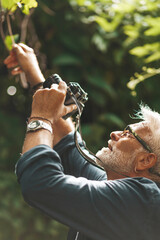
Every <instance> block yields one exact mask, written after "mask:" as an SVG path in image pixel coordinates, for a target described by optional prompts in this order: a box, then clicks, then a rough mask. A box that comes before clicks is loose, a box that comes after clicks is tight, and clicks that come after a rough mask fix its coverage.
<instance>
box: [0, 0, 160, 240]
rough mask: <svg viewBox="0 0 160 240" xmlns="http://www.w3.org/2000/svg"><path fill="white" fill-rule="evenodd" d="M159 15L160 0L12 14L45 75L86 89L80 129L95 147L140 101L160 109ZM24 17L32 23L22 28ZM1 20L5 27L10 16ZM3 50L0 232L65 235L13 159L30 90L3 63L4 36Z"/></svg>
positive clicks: (42, 5) (50, 2)
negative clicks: (32, 202) (29, 193)
mask: <svg viewBox="0 0 160 240" xmlns="http://www.w3.org/2000/svg"><path fill="white" fill-rule="evenodd" d="M159 16H160V1H158V0H141V1H137V0H130V1H126V0H123V1H120V0H112V1H111V0H100V1H96V0H59V1H56V0H45V1H42V0H41V1H38V7H37V8H36V9H34V10H32V11H31V16H30V17H28V19H27V17H26V16H24V14H22V13H21V12H20V11H19V10H17V11H16V12H15V13H14V14H13V16H11V24H12V30H13V33H14V34H19V39H17V41H20V39H23V40H25V43H26V44H28V45H29V46H30V47H32V48H34V50H35V53H36V55H37V58H38V60H39V63H40V66H41V69H42V72H43V74H44V76H45V77H48V76H49V75H50V74H52V73H58V74H59V75H60V76H61V77H62V78H63V79H64V80H65V81H66V82H69V81H75V82H78V83H80V85H81V86H82V87H83V88H84V90H85V91H86V92H88V96H89V101H88V102H87V103H86V106H85V109H84V112H83V115H82V132H83V137H84V139H85V141H86V143H87V146H88V148H89V149H91V150H92V151H93V152H96V151H97V150H98V149H99V148H101V147H102V146H103V145H106V144H107V139H108V138H109V133H110V132H111V131H113V130H118V129H123V128H124V127H125V125H126V124H128V123H130V122H133V120H132V119H130V117H129V115H133V113H134V110H137V109H138V104H139V103H141V102H144V103H147V104H148V105H149V106H150V107H151V108H153V109H155V110H156V111H159V112H160V104H159V98H160V97H159V89H160V82H159V75H157V73H159V59H160V44H159V39H160V28H159V24H160V17H159ZM24 18H25V19H26V20H27V21H28V22H27V23H28V24H27V25H26V27H24V26H23V28H22V25H21V24H22V22H23V20H24ZM3 27H4V32H5V34H6V35H7V34H8V33H7V26H6V23H5V22H4V23H3ZM21 28H22V29H21ZM25 31H26V33H27V34H26V37H24V33H25ZM21 34H22V35H23V36H21V38H20V35H21ZM0 53H1V58H0V69H1V71H0V92H1V94H0V96H1V100H0V126H1V130H0V196H1V197H0V240H11V239H13V240H33V239H34V240H35V239H39V240H42V239H46V240H50V239H54V240H63V239H66V232H67V227H65V226H63V225H61V224H59V223H57V222H56V221H54V220H51V219H50V218H48V217H47V216H45V215H43V214H41V213H39V211H37V210H34V209H32V208H31V207H29V206H28V205H27V204H25V203H24V201H23V199H22V197H21V193H20V189H19V185H18V183H17V180H16V176H15V174H14V166H15V164H16V161H17V160H18V158H19V156H20V152H21V146H22V144H23V139H24V136H25V128H26V119H27V117H28V116H29V113H30V103H31V94H30V93H29V91H28V90H27V89H23V88H22V87H21V85H20V82H19V77H12V76H11V75H10V73H9V71H8V70H7V69H6V67H5V66H4V64H3V60H4V59H5V58H6V57H7V55H8V51H7V50H6V48H5V46H4V44H3V41H2V39H0ZM131 77H132V78H131ZM130 78H131V80H132V82H131V88H132V89H129V88H128V87H127V83H128V82H129V81H130ZM135 81H136V82H135ZM134 83H135V84H134ZM137 83H138V84H137ZM136 84H137V85H136ZM93 136H94V137H93Z"/></svg>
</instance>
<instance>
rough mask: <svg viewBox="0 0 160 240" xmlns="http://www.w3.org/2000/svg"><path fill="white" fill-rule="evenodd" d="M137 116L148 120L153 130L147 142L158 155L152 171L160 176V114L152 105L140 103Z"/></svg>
mask: <svg viewBox="0 0 160 240" xmlns="http://www.w3.org/2000/svg"><path fill="white" fill-rule="evenodd" d="M136 118H138V119H141V120H143V121H146V122H147V125H148V127H149V129H150V131H151V136H150V137H148V138H147V143H148V144H149V146H150V147H151V149H152V150H153V153H155V154H156V155H157V163H156V164H155V166H153V167H152V168H150V173H152V174H154V175H158V176H159V177H160V114H159V113H158V112H155V111H153V110H151V108H150V107H148V106H147V105H144V104H140V110H139V111H138V112H137V113H136Z"/></svg>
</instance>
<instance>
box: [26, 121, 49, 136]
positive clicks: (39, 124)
mask: <svg viewBox="0 0 160 240" xmlns="http://www.w3.org/2000/svg"><path fill="white" fill-rule="evenodd" d="M42 128H43V129H46V130H48V131H49V132H50V133H52V127H51V126H50V125H49V124H48V123H46V122H44V121H41V120H34V121H32V122H30V123H28V125H27V132H34V131H36V130H38V129H42Z"/></svg>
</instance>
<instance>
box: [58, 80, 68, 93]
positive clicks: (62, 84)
mask: <svg viewBox="0 0 160 240" xmlns="http://www.w3.org/2000/svg"><path fill="white" fill-rule="evenodd" d="M58 89H59V90H60V91H61V92H63V93H65V94H66V91H67V84H66V83H65V82H64V81H60V82H59V85H58Z"/></svg>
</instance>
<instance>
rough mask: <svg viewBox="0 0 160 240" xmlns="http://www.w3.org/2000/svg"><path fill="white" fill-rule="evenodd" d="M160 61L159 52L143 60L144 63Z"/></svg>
mask: <svg viewBox="0 0 160 240" xmlns="http://www.w3.org/2000/svg"><path fill="white" fill-rule="evenodd" d="M159 59H160V51H159V52H155V53H153V54H152V55H151V56H149V57H148V58H146V59H145V62H146V63H150V62H154V61H157V60H159Z"/></svg>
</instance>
